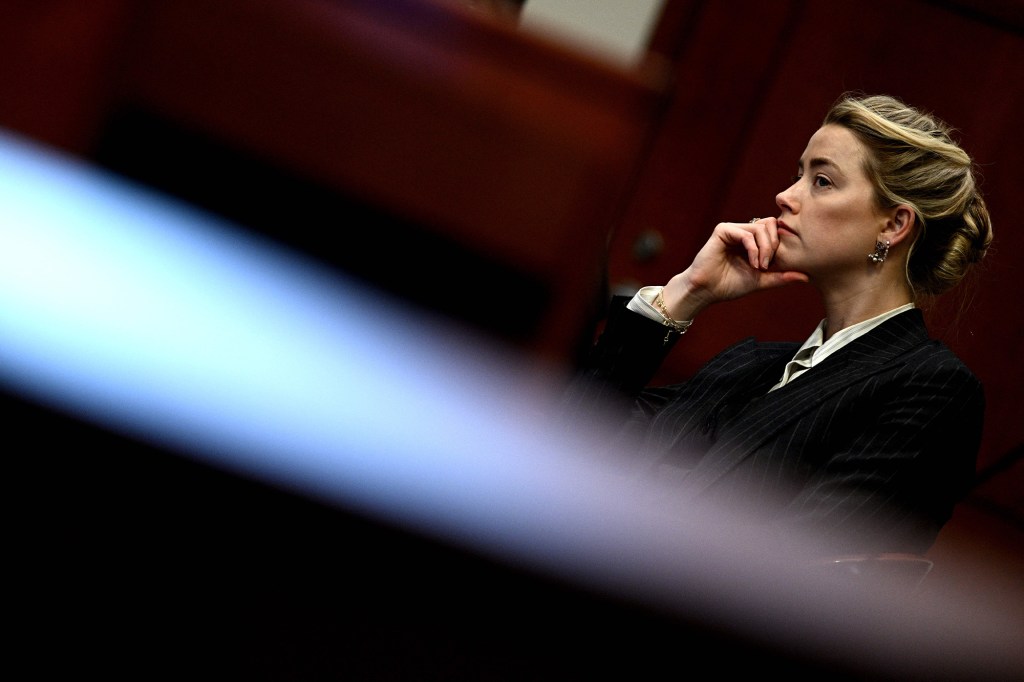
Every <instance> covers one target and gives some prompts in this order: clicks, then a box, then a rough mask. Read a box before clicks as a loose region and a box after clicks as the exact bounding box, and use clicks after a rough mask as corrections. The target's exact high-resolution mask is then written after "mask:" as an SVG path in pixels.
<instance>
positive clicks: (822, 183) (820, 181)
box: [814, 175, 832, 187]
mask: <svg viewBox="0 0 1024 682" xmlns="http://www.w3.org/2000/svg"><path fill="white" fill-rule="evenodd" d="M814 186H815V187H831V186H832V181H831V180H829V179H828V178H826V177H825V176H824V175H817V176H815V177H814Z"/></svg>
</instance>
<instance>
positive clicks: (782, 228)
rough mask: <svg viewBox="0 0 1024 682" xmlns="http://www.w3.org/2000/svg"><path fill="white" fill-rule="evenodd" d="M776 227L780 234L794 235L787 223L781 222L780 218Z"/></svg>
mask: <svg viewBox="0 0 1024 682" xmlns="http://www.w3.org/2000/svg"><path fill="white" fill-rule="evenodd" d="M776 228H777V229H778V231H779V233H780V234H791V235H794V236H795V235H796V232H794V231H793V229H792V228H791V227H790V226H789V225H787V224H786V223H784V222H782V221H781V220H780V221H778V222H777V223H776Z"/></svg>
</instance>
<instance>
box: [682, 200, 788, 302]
mask: <svg viewBox="0 0 1024 682" xmlns="http://www.w3.org/2000/svg"><path fill="white" fill-rule="evenodd" d="M778 247H779V233H778V227H777V222H776V219H775V218H761V219H759V220H757V221H754V222H750V223H719V224H718V225H716V226H715V229H714V231H713V232H712V233H711V237H710V239H708V241H707V243H706V244H704V246H703V248H701V250H700V251H699V252H698V253H697V256H696V257H695V258H694V259H693V262H692V263H691V264H690V267H688V268H686V270H684V271H683V272H681V273H679V274H677V275H675V276H674V277H672V279H670V280H669V282H668V284H666V285H665V288H664V291H663V293H662V296H663V298H664V301H665V306H666V308H667V309H668V311H669V312H670V313H671V314H672V317H674V318H675V319H677V320H689V319H693V317H694V316H695V315H696V314H697V313H698V312H700V311H701V310H703V309H704V308H706V307H707V306H709V305H711V304H712V303H717V302H719V301H727V300H730V299H735V298H739V297H741V296H745V295H747V294H749V293H751V292H754V291H761V290H764V289H771V288H774V287H779V286H783V285H785V284H790V283H793V282H806V281H808V277H807V275H805V274H804V273H802V272H796V271H792V270H789V271H779V270H773V269H771V265H772V262H773V260H774V257H775V251H776V249H778Z"/></svg>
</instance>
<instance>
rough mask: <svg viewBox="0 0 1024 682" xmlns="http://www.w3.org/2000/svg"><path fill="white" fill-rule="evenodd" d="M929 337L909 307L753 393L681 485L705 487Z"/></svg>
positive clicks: (695, 489)
mask: <svg viewBox="0 0 1024 682" xmlns="http://www.w3.org/2000/svg"><path fill="white" fill-rule="evenodd" d="M927 340H928V334H927V331H926V329H925V326H924V318H923V316H922V314H921V311H920V310H917V309H913V310H909V311H907V312H906V313H903V314H900V315H897V316H896V317H894V318H892V319H891V320H888V321H886V322H885V323H884V324H882V325H879V326H878V327H877V328H875V329H873V330H872V331H871V332H869V333H867V334H865V335H864V336H861V337H860V338H858V339H855V340H854V341H852V342H850V344H849V345H847V346H846V347H845V348H843V349H841V350H839V351H837V352H836V353H835V354H834V355H832V356H830V357H829V358H827V359H826V360H825V361H824V362H822V363H821V365H818V366H817V367H815V368H814V369H812V370H810V371H808V372H807V373H805V374H803V375H802V376H800V377H798V378H797V379H795V380H794V381H793V382H792V383H790V384H787V385H786V386H783V387H782V388H780V389H778V390H776V391H772V392H771V393H766V394H764V395H761V396H759V397H756V398H754V399H753V400H752V401H751V402H750V403H749V405H748V407H747V409H746V412H745V413H744V417H743V419H742V421H740V422H739V423H733V424H731V425H730V427H729V428H727V429H725V430H724V432H723V433H722V434H721V436H720V438H719V440H718V442H716V443H715V444H714V445H713V446H712V447H711V448H710V449H709V450H708V452H707V454H705V455H704V457H702V458H701V459H700V461H699V462H698V463H697V465H696V466H695V467H694V468H693V469H692V470H691V471H690V472H689V474H688V475H687V476H686V478H685V480H684V484H683V487H684V489H685V490H686V491H687V492H689V493H692V494H699V493H700V492H702V491H704V490H706V489H707V488H708V487H709V486H711V485H712V484H713V483H715V481H717V480H718V479H719V478H721V477H722V476H723V475H725V474H726V473H728V472H729V471H730V470H731V469H732V468H733V467H735V466H736V465H737V464H739V463H740V462H741V461H743V459H744V458H746V457H747V456H749V455H750V454H751V453H752V452H753V451H754V450H755V449H756V448H757V447H759V446H760V445H761V444H762V443H764V442H765V441H766V440H768V439H770V438H771V437H772V436H773V435H774V434H776V433H777V432H778V431H779V430H780V429H782V428H784V427H785V426H786V425H788V424H789V423H791V422H792V421H793V420H795V419H797V418H798V417H800V416H802V415H804V414H806V413H807V412H809V411H810V410H813V409H815V408H817V407H818V406H820V405H821V404H822V402H824V401H825V400H827V399H828V398H830V397H831V396H833V395H835V394H836V393H838V392H840V391H842V390H843V389H845V388H847V387H848V386H850V385H851V384H855V383H857V382H859V381H863V380H864V379H865V378H867V377H869V376H871V375H872V374H876V373H878V372H881V371H882V370H884V369H886V368H888V367H890V366H891V365H892V362H893V361H895V360H896V358H897V357H898V356H899V355H901V354H902V353H904V352H906V351H907V350H909V349H910V348H913V347H915V346H917V345H919V344H921V343H923V342H925V341H927ZM773 364H774V363H773ZM776 379H777V378H776ZM772 385H774V384H769V385H768V386H767V387H766V388H765V390H766V391H767V390H768V388H771V386H772Z"/></svg>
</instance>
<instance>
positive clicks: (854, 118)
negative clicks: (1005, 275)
mask: <svg viewBox="0 0 1024 682" xmlns="http://www.w3.org/2000/svg"><path fill="white" fill-rule="evenodd" d="M827 124H834V125H839V126H842V127H844V128H847V129H849V130H850V131H851V132H853V134H854V135H856V136H857V138H858V139H859V140H860V141H861V142H862V143H863V144H864V145H865V146H866V147H867V149H868V155H867V168H866V169H865V170H866V171H867V175H868V177H869V178H870V179H871V182H872V184H873V185H874V186H875V194H876V197H877V199H878V202H879V204H880V205H881V206H882V207H883V208H892V207H894V206H897V205H899V204H906V205H908V206H910V207H912V208H913V209H914V212H915V213H916V219H917V224H918V233H917V238H916V240H915V241H914V244H913V246H912V247H911V252H910V259H909V261H908V263H907V276H908V279H909V280H910V284H911V286H912V287H913V288H914V291H915V292H916V293H924V294H930V295H936V294H940V293H942V292H944V291H946V290H948V289H950V288H952V287H954V286H955V285H956V284H957V283H959V282H960V280H962V279H963V278H964V276H965V275H966V274H967V271H968V270H969V268H970V267H971V265H972V264H974V263H977V262H978V261H980V260H981V259H982V258H984V256H985V252H986V251H987V250H988V247H989V244H991V242H992V222H991V219H990V217H989V214H988V208H987V207H986V206H985V200H984V198H982V196H981V193H980V191H979V190H978V186H977V179H976V175H975V170H974V164H973V162H972V161H971V157H970V156H969V155H968V154H967V152H965V151H964V150H963V149H961V148H960V146H959V145H958V144H957V143H956V142H954V141H953V139H952V136H951V133H952V129H951V128H950V127H949V126H948V125H947V124H946V123H944V122H943V121H941V120H939V119H937V118H935V117H934V116H932V115H929V114H926V113H923V112H921V111H919V110H917V109H915V108H913V107H910V106H907V105H906V104H904V103H903V102H901V101H900V100H898V99H896V98H894V97H890V96H888V95H872V96H858V95H854V94H849V93H848V94H846V95H843V96H842V97H841V98H840V99H839V100H838V101H837V102H836V103H835V104H834V105H833V106H832V108H831V109H830V110H829V112H828V114H827V115H826V116H825V121H824V123H823V124H822V125H827Z"/></svg>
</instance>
